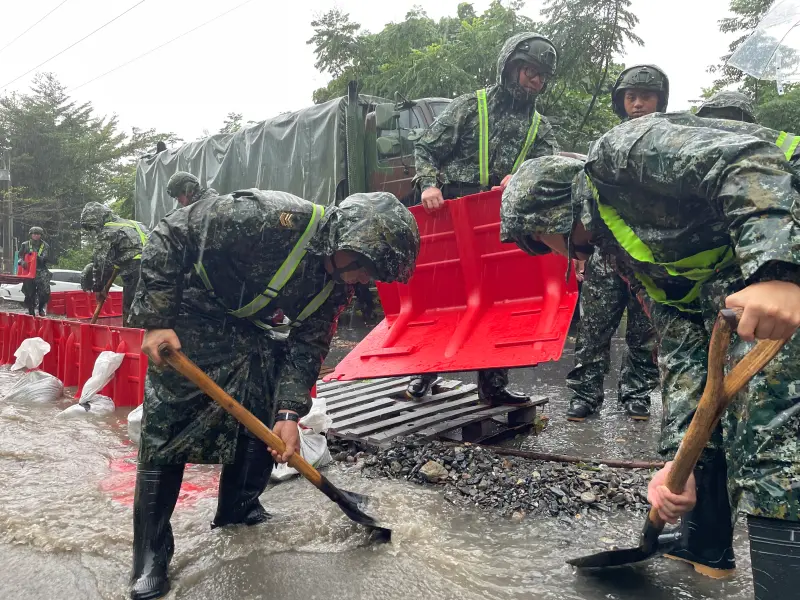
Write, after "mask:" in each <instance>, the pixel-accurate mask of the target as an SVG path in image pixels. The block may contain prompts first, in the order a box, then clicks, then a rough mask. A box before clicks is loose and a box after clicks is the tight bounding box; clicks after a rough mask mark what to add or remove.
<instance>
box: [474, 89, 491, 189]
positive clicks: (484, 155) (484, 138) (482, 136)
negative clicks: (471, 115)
mask: <svg viewBox="0 0 800 600" xmlns="http://www.w3.org/2000/svg"><path fill="white" fill-rule="evenodd" d="M475 95H476V96H477V97H478V168H479V172H480V184H481V186H483V187H488V185H489V108H488V107H487V106H486V90H485V89H482V90H478V91H477V92H475Z"/></svg>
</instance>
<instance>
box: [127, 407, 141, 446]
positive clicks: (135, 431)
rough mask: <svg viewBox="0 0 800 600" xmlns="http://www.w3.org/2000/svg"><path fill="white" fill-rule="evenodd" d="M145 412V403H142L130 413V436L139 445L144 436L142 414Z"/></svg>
mask: <svg viewBox="0 0 800 600" xmlns="http://www.w3.org/2000/svg"><path fill="white" fill-rule="evenodd" d="M143 414H144V404H140V405H139V406H137V407H136V408H134V409H133V410H132V411H131V412H129V413H128V437H130V438H131V441H132V442H133V443H134V444H136V445H137V446H138V445H139V440H140V439H141V437H142V415H143Z"/></svg>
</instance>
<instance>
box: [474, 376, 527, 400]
mask: <svg viewBox="0 0 800 600" xmlns="http://www.w3.org/2000/svg"><path fill="white" fill-rule="evenodd" d="M507 385H508V369H485V370H483V371H478V396H479V397H480V399H481V400H482V401H484V402H487V403H489V404H490V405H491V406H501V405H505V404H511V405H514V404H525V403H526V402H530V400H531V399H530V397H529V396H523V395H522V394H515V393H513V392H509V391H508V388H507V387H506V386H507Z"/></svg>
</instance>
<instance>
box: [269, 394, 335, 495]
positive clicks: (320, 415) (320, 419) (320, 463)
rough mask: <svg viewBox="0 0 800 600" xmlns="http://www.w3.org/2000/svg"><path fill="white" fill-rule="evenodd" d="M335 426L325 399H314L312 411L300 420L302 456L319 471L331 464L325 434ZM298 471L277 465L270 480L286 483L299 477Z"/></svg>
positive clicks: (287, 466)
mask: <svg viewBox="0 0 800 600" xmlns="http://www.w3.org/2000/svg"><path fill="white" fill-rule="evenodd" d="M332 424H333V419H331V417H329V416H328V411H327V407H326V404H325V398H314V399H313V403H312V405H311V410H310V411H309V412H308V414H307V415H306V416H305V417H303V418H302V419H300V421H299V422H298V425H299V427H300V456H302V457H303V458H305V459H306V460H307V461H308V462H309V463H311V466H312V467H314V468H316V469H319V468H322V467H324V466H325V465H327V464H330V462H331V460H332V459H331V453H330V451H329V450H328V438H326V437H325V434H324V432H325V431H327V430H328V429H329V428H330V426H331V425H332ZM297 474H298V473H297V471H296V470H295V469H293V468H291V467H290V466H289V465H285V464H284V465H275V468H274V469H272V474H271V475H270V479H272V480H274V481H286V480H287V479H290V478H292V477H294V476H295V475H297Z"/></svg>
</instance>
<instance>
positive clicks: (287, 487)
mask: <svg viewBox="0 0 800 600" xmlns="http://www.w3.org/2000/svg"><path fill="white" fill-rule="evenodd" d="M570 361H571V359H570ZM559 368H560V366H559ZM526 371H528V370H526ZM561 376H562V374H560V373H558V372H554V374H553V375H552V376H548V374H547V370H546V369H543V368H539V369H534V370H530V372H529V373H528V374H527V375H526V374H525V372H524V371H519V372H517V373H515V374H514V376H513V377H512V380H514V381H515V384H517V385H518V386H519V387H523V388H524V387H527V386H532V385H534V384H537V382H536V378H540V379H541V380H542V381H541V382H539V383H538V384H537V385H539V387H540V388H541V387H542V386H552V388H553V390H554V391H555V390H556V388H557V378H558V377H561ZM18 377H19V375H17V374H12V373H10V372H9V371H8V370H7V367H2V368H0V397H2V396H3V394H4V391H5V390H7V389H8V388H9V387H10V385H11V384H13V382H14V381H15V380H16V379H17V378H18ZM526 377H529V378H530V379H525V378H526ZM562 381H563V379H562ZM562 395H563V393H562ZM565 402H566V400H565V399H563V398H559V397H558V396H557V395H556V397H555V398H554V405H553V408H552V409H551V414H552V421H553V423H552V429H551V431H549V432H548V431H546V432H545V434H543V435H542V436H541V437H540V438H537V439H534V440H530V441H528V442H526V444H527V445H528V446H530V447H535V448H545V449H550V450H565V449H569V448H567V447H568V446H570V445H572V446H573V449H574V447H579V446H580V447H581V448H582V449H583V450H586V451H589V450H592V451H593V452H595V453H601V454H606V455H607V454H608V453H609V452H611V451H612V449H613V448H619V447H621V448H622V449H621V450H616V452H617V455H622V456H627V455H639V454H641V453H642V451H643V450H644V449H647V451H648V452H650V451H651V449H652V440H651V436H652V433H653V431H654V430H653V428H654V427H655V425H652V424H651V425H645V426H644V427H643V428H633V429H630V430H628V431H624V432H622V433H621V432H620V429H619V427H618V425H619V424H621V423H622V419H621V418H618V417H617V416H616V415H614V414H612V412H613V411H611V410H609V411H608V414H604V415H603V416H602V417H601V419H600V420H598V421H596V422H595V423H594V426H592V425H587V426H586V427H583V428H582V429H574V428H573V429H568V428H567V427H566V426H562V425H559V424H558V423H560V421H561V419H560V418H559V416H560V411H561V410H562V408H563V406H564V404H565ZM69 403H70V401H69V400H66V401H64V402H63V403H61V404H59V405H19V404H17V405H10V404H8V403H6V402H4V401H3V400H0V598H3V599H14V600H27V599H35V600H45V599H46V600H61V599H63V600H73V599H90V600H94V599H107V600H110V599H117V598H120V599H121V598H125V597H126V595H125V586H126V583H127V575H128V571H129V567H130V546H131V540H132V534H131V501H132V495H133V481H134V460H135V459H134V456H135V455H134V452H135V448H134V447H132V446H131V445H130V444H129V443H128V439H127V429H126V412H127V411H125V410H118V411H117V413H116V414H114V415H112V416H108V417H104V418H101V419H91V418H83V419H71V420H61V419H57V418H56V415H57V414H58V412H59V411H60V410H62V409H63V408H64V407H65V406H67V405H68V404H69ZM609 404H610V405H611V403H609ZM592 432H595V433H592ZM549 434H552V435H549ZM591 435H594V436H596V437H594V438H593V440H592V441H587V440H586V437H587V436H591ZM623 437H628V438H630V439H629V442H630V443H627V444H624V443H621V442H617V440H619V439H623ZM548 440H550V441H548ZM590 444H600V446H599V447H589V445H590ZM581 445H583V446H581ZM329 471H330V472H329V476H330V478H331V479H332V480H333V481H335V482H336V483H337V484H338V485H341V486H342V487H345V488H348V489H352V490H355V491H360V492H368V493H369V494H370V496H372V497H373V498H374V499H375V503H374V509H373V512H375V513H376V514H378V515H379V516H380V518H381V519H383V520H384V521H385V522H386V523H387V524H389V525H390V526H391V527H393V529H394V541H393V543H392V544H391V545H384V546H377V547H375V546H373V547H364V546H363V544H364V542H365V536H364V534H363V532H362V531H360V530H359V529H358V528H357V527H355V526H352V525H351V524H350V522H349V521H347V520H346V519H345V518H344V517H343V516H342V515H341V513H340V512H339V511H338V509H337V508H336V507H335V506H333V505H331V504H330V503H328V502H327V500H325V499H324V497H323V496H321V495H320V494H319V493H317V492H316V491H315V490H313V489H312V488H310V487H309V486H308V485H307V484H306V483H305V482H303V481H292V482H289V483H284V484H280V485H279V486H276V487H274V488H271V489H270V490H268V491H267V492H266V494H265V495H264V496H263V497H262V501H263V502H264V504H265V506H266V507H267V509H268V510H269V511H270V512H272V513H273V514H274V518H273V519H272V521H270V522H269V523H266V524H263V525H261V526H257V527H254V528H243V527H240V528H234V529H223V530H219V529H217V530H214V531H211V530H210V528H209V526H208V524H209V522H210V521H211V519H212V517H213V513H214V510H215V495H216V484H217V480H218V470H217V468H216V467H207V466H193V467H190V468H189V469H188V470H187V475H186V479H185V482H184V487H183V492H182V495H181V499H180V501H179V504H178V507H177V509H176V513H175V516H174V517H173V527H174V530H175V536H176V546H177V548H176V554H175V558H174V559H173V563H172V574H173V590H174V591H173V592H171V593H170V595H169V597H170V598H181V599H183V598H186V599H197V600H200V599H207V598H215V599H220V600H228V599H230V600H233V599H236V600H248V599H253V600H256V599H263V600H266V599H272V598H282V599H286V600H295V599H296V600H314V599H325V600H338V599H341V600H353V599H359V598H365V599H373V598H374V599H381V600H383V599H386V600H393V599H397V600H401V599H402V600H405V599H408V598H420V599H429V598H430V599H443V600H450V599H453V600H456V599H458V600H461V599H464V600H472V599H475V600H478V599H487V598H488V599H498V600H500V599H548V600H550V599H552V600H571V599H579V598H585V599H591V600H595V599H596V600H601V599H620V600H622V599H634V598H649V599H652V600H667V599H685V598H696V599H705V598H709V599H712V598H713V599H716V598H719V599H721V598H731V599H745V598H751V597H752V592H751V589H750V585H751V584H750V579H749V575H748V571H749V559H748V556H747V550H746V546H745V545H744V540H743V539H742V535H741V532H739V533H738V535H737V557H738V559H739V566H740V571H739V573H740V574H739V575H737V576H736V577H735V578H734V579H732V580H730V581H727V582H724V583H719V582H714V581H711V580H708V579H705V578H702V577H700V576H697V575H695V574H694V573H693V572H691V570H689V569H688V568H685V566H684V565H680V564H677V563H674V562H672V561H667V560H664V559H661V560H656V561H652V562H651V563H649V564H648V565H647V566H645V567H643V568H639V569H631V570H627V571H618V572H615V573H613V574H612V575H610V576H608V577H605V578H602V579H600V578H596V577H585V576H578V575H576V574H575V573H573V571H572V569H571V568H570V567H568V566H567V565H565V564H564V559H565V558H567V557H573V556H576V555H582V554H584V553H586V552H588V551H594V550H599V549H604V548H606V547H608V545H609V544H614V543H616V544H626V543H629V542H632V541H633V540H635V539H636V534H637V529H638V528H639V521H640V518H639V517H635V518H634V517H632V516H630V515H627V514H624V515H616V516H614V517H612V518H611V520H608V521H591V520H590V521H588V522H582V521H577V520H569V519H567V520H560V521H559V520H555V519H552V520H550V519H543V520H528V521H523V522H522V523H512V522H509V521H499V520H493V519H490V518H488V517H486V516H485V515H482V514H479V513H477V512H470V511H463V510H460V509H455V508H453V507H452V506H450V505H449V504H447V503H445V502H444V501H443V500H442V499H441V497H440V495H439V494H438V493H437V492H436V491H435V490H429V489H423V488H420V487H416V486H411V485H406V484H402V483H396V482H385V481H378V482H376V481H366V480H362V479H361V478H360V477H359V476H358V475H357V474H356V473H354V472H347V471H343V470H337V469H329Z"/></svg>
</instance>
